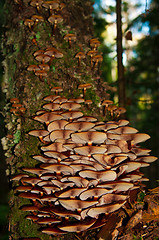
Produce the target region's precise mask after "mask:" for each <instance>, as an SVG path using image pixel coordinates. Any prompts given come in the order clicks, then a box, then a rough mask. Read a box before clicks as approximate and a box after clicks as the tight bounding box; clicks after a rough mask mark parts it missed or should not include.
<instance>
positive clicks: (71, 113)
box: [61, 111, 83, 119]
mask: <svg viewBox="0 0 159 240" xmlns="http://www.w3.org/2000/svg"><path fill="white" fill-rule="evenodd" d="M61 115H62V116H63V117H64V118H65V119H76V118H80V117H82V116H83V113H82V112H80V111H69V112H64V113H62V114H61Z"/></svg>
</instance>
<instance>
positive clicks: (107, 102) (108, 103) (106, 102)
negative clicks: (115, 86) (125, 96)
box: [102, 100, 113, 107]
mask: <svg viewBox="0 0 159 240" xmlns="http://www.w3.org/2000/svg"><path fill="white" fill-rule="evenodd" d="M111 104H113V101H111V100H104V101H103V102H102V106H106V107H108V106H109V105H111Z"/></svg>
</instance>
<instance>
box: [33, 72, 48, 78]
mask: <svg viewBox="0 0 159 240" xmlns="http://www.w3.org/2000/svg"><path fill="white" fill-rule="evenodd" d="M35 75H36V76H39V78H40V80H42V78H43V77H46V76H47V72H46V71H45V70H37V71H35Z"/></svg>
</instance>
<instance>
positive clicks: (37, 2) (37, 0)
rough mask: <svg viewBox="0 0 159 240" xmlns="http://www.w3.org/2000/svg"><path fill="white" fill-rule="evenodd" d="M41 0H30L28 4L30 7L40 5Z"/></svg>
mask: <svg viewBox="0 0 159 240" xmlns="http://www.w3.org/2000/svg"><path fill="white" fill-rule="evenodd" d="M42 3H43V0H31V2H30V5H31V6H32V7H41V5H42Z"/></svg>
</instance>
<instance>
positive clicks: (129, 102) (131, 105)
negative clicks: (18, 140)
mask: <svg viewBox="0 0 159 240" xmlns="http://www.w3.org/2000/svg"><path fill="white" fill-rule="evenodd" d="M90 1H91V0H90ZM4 2H5V0H3V1H2V0H1V1H0V32H1V37H2V34H3V24H4V15H5V13H4V12H3V4H4ZM121 7H122V33H123V64H124V76H125V89H126V105H125V108H126V109H127V113H126V118H127V119H128V120H129V121H130V123H131V126H133V127H135V128H137V129H138V130H139V131H140V132H143V133H147V134H149V135H150V136H151V139H150V140H149V141H147V142H146V144H145V145H144V146H143V147H146V148H150V149H152V155H153V156H156V157H158V156H159V148H158V144H159V134H158V122H159V17H158V15H159V1H158V0H151V1H146V0H140V1H135V0H133V1H128V0H127V1H122V6H121ZM92 16H93V18H94V36H95V37H98V39H99V40H100V41H101V43H102V44H101V47H100V51H101V52H102V54H103V64H102V78H103V79H104V81H105V82H108V83H109V84H110V86H112V87H114V88H113V89H114V91H113V92H109V90H108V92H109V94H110V99H111V100H114V102H115V103H116V104H118V92H117V52H116V40H117V39H116V1H115V0H103V1H102V0H95V2H94V12H93V14H92ZM131 35H132V36H131ZM0 58H1V61H2V60H3V56H2V55H1V56H0ZM2 75H3V67H2V65H1V66H0V81H1V82H2ZM4 97H5V96H3V94H2V93H0V106H1V107H0V111H3V107H4V105H5V99H4ZM0 124H1V126H0V128H1V131H0V134H1V135H0V137H1V138H3V136H4V134H5V132H4V123H3V114H2V113H0ZM0 152H1V156H0V196H1V197H0V239H1V240H5V239H8V235H6V234H5V232H6V229H7V227H6V226H7V217H6V216H7V212H8V205H7V192H8V184H7V179H6V178H5V167H6V166H5V158H4V152H3V150H2V147H1V146H0ZM144 173H145V176H146V177H148V178H149V179H150V181H149V182H148V183H146V184H147V187H148V188H152V187H155V186H157V185H158V182H157V180H159V160H158V161H156V162H155V163H153V164H151V166H150V167H149V168H147V169H146V170H144Z"/></svg>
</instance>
